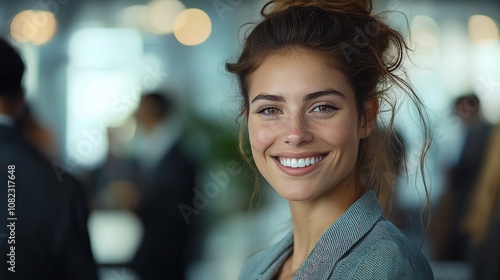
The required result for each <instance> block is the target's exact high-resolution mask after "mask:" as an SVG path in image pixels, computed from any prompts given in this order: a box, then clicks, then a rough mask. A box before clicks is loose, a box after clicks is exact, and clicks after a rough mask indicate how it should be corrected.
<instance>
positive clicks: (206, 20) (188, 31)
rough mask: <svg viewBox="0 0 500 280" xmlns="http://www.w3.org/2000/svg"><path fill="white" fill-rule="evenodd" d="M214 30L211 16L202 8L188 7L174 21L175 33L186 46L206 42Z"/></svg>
mask: <svg viewBox="0 0 500 280" xmlns="http://www.w3.org/2000/svg"><path fill="white" fill-rule="evenodd" d="M211 32H212V22H211V21H210V17H209V16H208V15H207V13H205V12H204V11H202V10H200V9H187V10H185V11H183V12H181V13H180V14H179V15H178V16H177V18H176V19H175V22H174V35H175V38H177V40H178V41H179V42H180V43H181V44H183V45H186V46H195V45H199V44H201V43H203V42H205V41H206V40H207V39H208V37H209V36H210V33H211Z"/></svg>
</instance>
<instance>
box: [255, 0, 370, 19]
mask: <svg viewBox="0 0 500 280" xmlns="http://www.w3.org/2000/svg"><path fill="white" fill-rule="evenodd" d="M290 7H318V8H321V9H323V10H325V11H330V12H337V13H348V14H364V15H369V14H370V13H371V12H372V1H371V0H333V1H332V0H330V1H328V0H273V1H269V2H268V3H267V4H266V5H264V7H263V8H262V11H261V13H262V15H263V16H269V15H271V14H274V13H277V12H280V11H284V10H286V9H288V8H290Z"/></svg>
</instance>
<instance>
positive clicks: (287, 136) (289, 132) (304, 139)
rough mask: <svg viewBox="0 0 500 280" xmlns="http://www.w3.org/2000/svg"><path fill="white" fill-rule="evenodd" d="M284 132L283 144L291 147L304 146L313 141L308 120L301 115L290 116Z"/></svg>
mask: <svg viewBox="0 0 500 280" xmlns="http://www.w3.org/2000/svg"><path fill="white" fill-rule="evenodd" d="M282 130H283V142H285V143H287V144H290V145H295V146H299V145H303V144H306V143H309V142H311V140H312V139H313V135H312V133H311V131H310V130H309V125H308V123H307V120H306V119H305V117H304V116H302V115H299V114H296V115H293V116H292V115H291V116H289V120H288V121H287V122H286V123H285V124H284V127H282Z"/></svg>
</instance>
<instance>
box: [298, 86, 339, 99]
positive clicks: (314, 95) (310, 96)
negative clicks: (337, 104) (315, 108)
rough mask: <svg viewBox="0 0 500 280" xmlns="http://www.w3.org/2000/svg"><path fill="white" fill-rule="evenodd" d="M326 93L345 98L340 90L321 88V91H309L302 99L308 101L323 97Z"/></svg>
mask: <svg viewBox="0 0 500 280" xmlns="http://www.w3.org/2000/svg"><path fill="white" fill-rule="evenodd" d="M326 95H335V96H338V97H342V98H344V99H346V97H345V95H344V94H343V93H342V92H340V91H338V90H335V89H326V90H321V91H316V92H312V93H309V94H308V95H306V96H304V101H309V100H312V99H316V98H319V97H323V96H326Z"/></svg>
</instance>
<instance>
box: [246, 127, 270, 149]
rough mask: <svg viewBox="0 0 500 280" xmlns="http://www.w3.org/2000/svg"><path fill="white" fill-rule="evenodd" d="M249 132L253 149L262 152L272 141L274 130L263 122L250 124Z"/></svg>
mask: <svg viewBox="0 0 500 280" xmlns="http://www.w3.org/2000/svg"><path fill="white" fill-rule="evenodd" d="M249 134H250V143H251V145H252V147H253V150H256V151H260V152H262V151H264V150H266V149H267V148H268V147H269V146H271V145H272V144H273V143H274V140H275V134H276V131H275V130H273V129H272V128H271V127H269V126H267V125H264V124H252V125H251V126H249Z"/></svg>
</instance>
